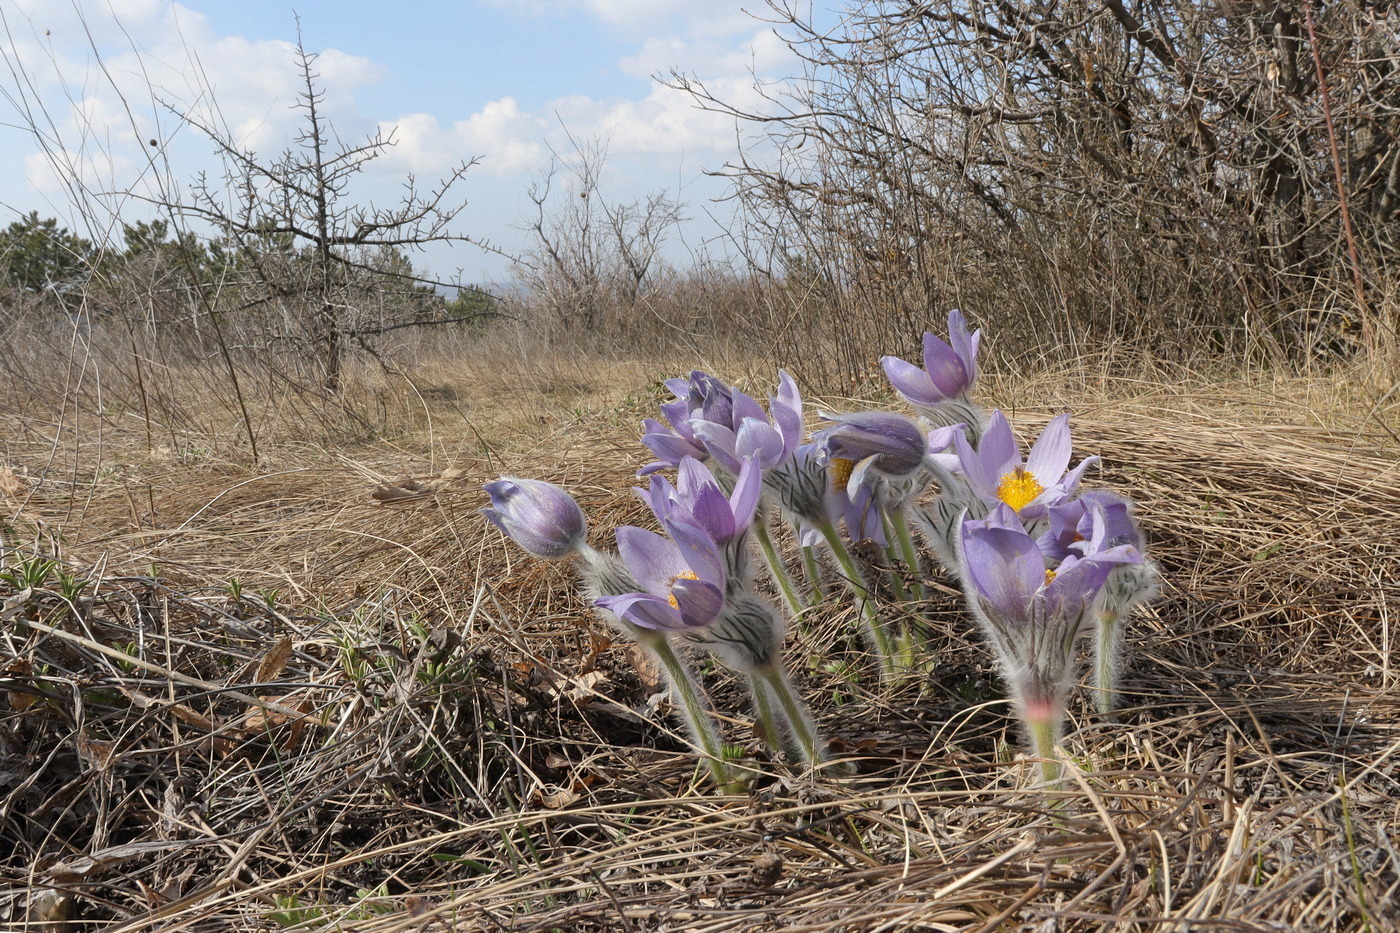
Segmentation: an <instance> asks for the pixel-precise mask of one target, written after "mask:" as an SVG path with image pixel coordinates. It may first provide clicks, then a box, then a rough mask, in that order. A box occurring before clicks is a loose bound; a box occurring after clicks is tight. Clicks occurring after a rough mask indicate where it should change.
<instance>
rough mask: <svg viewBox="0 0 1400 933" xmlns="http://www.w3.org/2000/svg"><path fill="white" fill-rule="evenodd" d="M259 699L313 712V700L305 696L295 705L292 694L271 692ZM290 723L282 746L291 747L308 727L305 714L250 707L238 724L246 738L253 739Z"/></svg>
mask: <svg viewBox="0 0 1400 933" xmlns="http://www.w3.org/2000/svg"><path fill="white" fill-rule="evenodd" d="M258 699H260V700H262V701H263V702H264V703H275V704H277V705H278V706H290V707H291V708H292V709H296V710H299V711H300V712H302V713H310V712H311V700H310V699H309V698H305V697H303V698H302V700H301V702H300V703H297V704H295V705H293V704H292V702H291V696H290V695H287V696H278V695H276V694H269V695H268V696H260V697H258ZM288 723H290V724H291V725H290V728H289V729H288V730H287V737H286V739H285V740H283V741H282V743H281V746H282V747H283V748H287V749H290V748H291V747H292V746H293V745H295V744H296V743H297V742H298V741H300V739H301V732H302V730H303V729H304V728H305V727H306V718H305V717H304V716H300V717H293V716H290V715H288V714H286V713H281V712H278V711H277V710H273V709H267V708H257V709H250V710H248V713H247V715H245V716H244V717H243V721H242V722H240V723H239V724H238V731H239V733H240V734H241V735H242V736H243V737H244V738H245V739H252V738H256V737H258V736H263V735H266V734H267V733H269V732H271V731H272V730H274V729H277V728H279V727H281V726H285V725H288Z"/></svg>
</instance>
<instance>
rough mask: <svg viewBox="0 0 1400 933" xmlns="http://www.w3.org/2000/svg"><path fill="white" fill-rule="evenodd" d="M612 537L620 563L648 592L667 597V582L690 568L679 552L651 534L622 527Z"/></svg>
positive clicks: (662, 539)
mask: <svg viewBox="0 0 1400 933" xmlns="http://www.w3.org/2000/svg"><path fill="white" fill-rule="evenodd" d="M614 535H615V536H616V538H617V552H618V554H620V555H621V556H622V562H623V563H624V564H626V565H627V569H628V570H630V571H631V572H632V576H634V577H636V578H637V582H638V583H640V584H641V585H642V588H643V589H645V590H646V591H647V592H648V593H651V594H653V595H656V596H663V597H664V596H667V595H669V594H670V592H671V580H672V579H673V578H674V577H676V576H678V575H680V574H682V573H684V572H685V571H687V570H689V569H690V567H689V565H688V564H687V563H686V560H685V558H684V557H682V556H681V551H680V549H679V548H678V547H676V545H675V544H673V543H672V542H670V541H668V540H667V539H666V538H664V537H662V536H661V535H659V534H657V533H656V532H654V531H648V530H647V529H645V528H638V527H636V526H635V525H623V526H622V527H620V528H618V529H617V531H616V532H614Z"/></svg>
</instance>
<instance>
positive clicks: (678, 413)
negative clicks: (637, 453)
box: [637, 370, 710, 476]
mask: <svg viewBox="0 0 1400 933" xmlns="http://www.w3.org/2000/svg"><path fill="white" fill-rule="evenodd" d="M690 375H691V378H690V379H667V380H666V382H665V386H666V388H668V389H670V390H671V395H672V396H673V398H672V399H671V401H669V402H665V403H663V404H662V405H661V416H662V417H663V418H665V419H666V424H662V423H661V422H660V421H657V420H656V419H655V418H647V419H646V420H644V421H643V422H642V443H643V444H645V445H646V446H647V448H648V449H649V450H651V452H652V453H653V454H655V455H656V457H657V459H656V460H653V461H652V462H651V463H648V464H647V465H646V466H644V467H642V468H641V469H640V470H638V471H637V475H638V476H650V475H651V474H653V473H656V472H657V471H658V470H664V469H666V468H667V467H674V466H677V465H678V464H679V463H680V462H681V460H683V459H685V458H686V457H694V458H695V459H697V460H704V459H705V458H706V457H707V456H709V454H708V453H707V452H706V451H705V447H704V445H703V444H701V443H700V441H699V440H698V439H696V437H695V431H694V429H692V428H691V426H690V417H691V413H692V407H691V406H692V403H693V404H694V405H695V406H696V408H697V409H698V408H699V407H700V406H701V405H703V399H701V398H699V397H698V396H697V397H694V398H693V397H692V392H691V382H692V380H694V379H695V378H696V377H703V378H706V379H708V378H710V377H708V376H705V374H704V373H702V372H699V371H698V370H697V371H695V372H692V373H691V374H690Z"/></svg>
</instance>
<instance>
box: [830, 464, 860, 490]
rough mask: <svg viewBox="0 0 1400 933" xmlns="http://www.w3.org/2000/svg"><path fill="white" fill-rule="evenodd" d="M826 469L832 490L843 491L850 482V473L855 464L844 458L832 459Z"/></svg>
mask: <svg viewBox="0 0 1400 933" xmlns="http://www.w3.org/2000/svg"><path fill="white" fill-rule="evenodd" d="M826 468H827V470H828V471H829V472H830V473H831V485H832V488H834V489H845V488H846V484H847V483H849V482H850V481H851V471H852V470H854V469H855V468H856V462H855V461H854V460H848V459H846V458H845V457H832V458H831V462H830V463H828V464H827V467H826Z"/></svg>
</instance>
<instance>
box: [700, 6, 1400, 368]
mask: <svg viewBox="0 0 1400 933" xmlns="http://www.w3.org/2000/svg"><path fill="white" fill-rule="evenodd" d="M769 6H770V8H771V11H772V14H773V18H774V19H775V20H776V22H777V27H778V29H779V30H780V31H781V34H782V35H783V37H784V38H785V39H786V41H787V42H788V44H789V45H790V47H791V48H792V49H793V50H794V51H796V52H797V53H798V54H799V55H800V56H801V59H802V61H803V62H804V65H805V67H804V71H803V74H802V75H801V76H800V78H799V80H798V83H797V87H798V90H797V91H796V92H794V93H792V94H791V95H790V96H784V97H777V96H775V97H774V98H773V99H772V100H771V103H772V105H773V108H772V110H771V111H770V112H758V111H754V110H743V109H739V108H737V107H734V106H730V105H729V104H728V103H726V102H725V101H724V100H721V99H719V98H717V97H716V96H715V95H714V94H712V93H711V92H710V91H709V90H708V89H707V88H706V87H705V86H704V84H703V83H701V82H699V81H697V80H695V79H692V78H688V77H685V76H682V75H675V76H673V83H674V84H675V85H676V86H678V87H681V88H683V89H686V90H688V91H690V92H691V93H692V94H693V95H695V97H696V99H697V100H698V101H700V102H701V103H702V104H703V105H704V106H707V107H711V108H715V109H719V110H722V111H725V112H728V113H731V114H733V115H735V116H736V117H737V118H738V119H739V120H740V121H741V123H746V124H748V125H749V126H750V127H752V128H753V129H754V130H756V135H755V136H754V137H753V138H752V139H751V140H750V144H749V146H748V148H747V149H746V151H745V152H744V154H743V155H742V156H741V157H740V158H739V159H738V160H737V161H735V162H734V163H733V164H731V165H730V166H728V167H727V168H726V170H725V172H726V174H728V175H729V176H730V177H731V178H732V180H733V183H734V186H735V189H736V192H737V194H738V197H739V198H740V199H741V200H742V202H743V204H744V206H745V208H746V209H747V212H748V217H749V220H750V222H751V223H752V224H753V225H754V229H755V230H756V231H757V233H758V236H759V237H760V239H763V240H766V241H767V247H768V251H769V255H770V256H773V257H775V258H774V260H773V261H770V263H769V266H768V268H769V269H770V270H771V271H772V272H773V274H774V275H776V276H779V277H781V278H783V279H785V280H786V279H788V278H790V277H791V276H792V275H793V272H792V267H793V266H794V265H795V266H797V267H798V268H799V269H800V270H801V274H800V275H799V276H798V280H799V282H800V281H802V280H804V279H805V280H808V281H814V282H820V283H821V287H822V288H824V289H827V290H828V291H829V294H830V299H831V302H832V306H831V310H833V311H835V312H837V313H835V314H831V315H820V314H819V315H813V316H812V317H811V328H810V332H812V333H821V334H825V335H826V337H827V339H829V340H834V341H835V342H836V343H837V344H838V345H839V346H841V347H842V348H843V353H844V354H845V355H846V356H847V357H849V363H850V366H851V368H852V370H853V371H854V370H855V369H857V368H864V366H865V362H866V361H865V360H864V357H866V356H868V355H869V354H870V351H871V349H872V348H878V347H888V346H890V345H891V341H892V339H893V338H896V337H897V336H898V337H901V338H902V339H906V340H907V339H908V338H907V334H908V332H909V331H911V330H912V331H915V332H917V331H918V330H921V329H922V325H924V324H925V323H926V322H927V321H928V319H929V318H930V316H931V315H932V314H934V313H935V312H941V311H942V310H944V309H946V307H948V306H950V305H954V304H961V305H964V306H968V307H975V311H976V314H977V315H978V316H979V317H982V318H989V317H1000V318H1001V319H1002V320H1000V321H999V323H1000V324H1001V325H1002V326H1003V327H1005V326H1007V325H1011V324H1015V325H1017V327H1016V330H1017V332H1018V333H1021V334H1022V335H1024V339H1025V340H1026V342H1027V344H1028V345H1029V346H1032V347H1035V348H1037V349H1039V348H1043V347H1046V346H1049V345H1051V344H1059V345H1064V344H1066V343H1076V342H1079V341H1082V340H1085V339H1087V340H1089V341H1091V342H1094V343H1103V342H1106V341H1107V342H1112V341H1132V342H1135V343H1139V344H1143V345H1146V346H1148V347H1150V348H1152V349H1154V350H1156V351H1158V352H1161V353H1163V354H1171V355H1179V354H1181V353H1182V352H1183V351H1185V352H1196V351H1199V350H1207V351H1247V352H1255V353H1260V354H1264V355H1267V356H1271V357H1273V358H1275V359H1279V358H1284V357H1295V358H1296V357H1298V356H1300V355H1307V354H1309V353H1312V352H1315V351H1317V350H1318V349H1320V348H1322V349H1326V348H1327V344H1328V342H1329V341H1332V340H1334V339H1336V338H1349V337H1351V336H1352V335H1353V334H1354V335H1355V336H1356V337H1358V338H1360V339H1361V340H1362V341H1363V342H1364V344H1365V345H1366V346H1367V347H1368V348H1369V349H1376V348H1377V347H1379V346H1381V345H1383V344H1384V343H1386V342H1387V341H1388V339H1389V335H1390V334H1391V333H1392V332H1393V324H1394V321H1393V316H1394V311H1395V306H1394V304H1393V303H1390V302H1389V301H1387V300H1386V299H1385V298H1384V297H1382V296H1380V295H1378V294H1377V293H1378V291H1379V290H1380V288H1381V287H1382V285H1383V283H1384V282H1385V281H1386V280H1387V279H1388V277H1389V275H1390V270H1392V269H1393V268H1394V265H1395V262H1396V259H1397V247H1398V246H1400V241H1397V239H1396V234H1395V229H1396V227H1395V223H1394V221H1395V218H1396V208H1397V205H1398V204H1400V187H1397V180H1398V179H1400V146H1397V144H1396V134H1397V131H1400V108H1397V107H1396V105H1395V103H1394V101H1395V100H1396V99H1400V93H1397V83H1400V18H1397V17H1396V16H1395V15H1394V13H1392V12H1389V11H1388V10H1385V9H1382V8H1381V7H1379V6H1376V5H1368V4H1327V5H1325V6H1324V7H1323V8H1321V9H1319V10H1318V12H1317V14H1316V22H1315V23H1311V24H1310V22H1309V20H1308V16H1309V14H1308V10H1309V7H1308V6H1307V5H1306V4H1303V3H1299V2H1271V3H1263V4H1249V3H1233V2H1218V3H1208V4H1195V3H1185V2H1177V0H1138V2H1134V3H1123V2H1120V0H1105V2H1089V0H1071V2H1065V3H1056V4H1045V3H1039V2H1031V0H1010V2H989V0H975V2H963V0H958V2H952V0H934V2H919V3H909V2H892V0H870V2H864V3H860V4H858V5H857V6H856V7H855V9H854V11H853V12H852V13H851V14H850V15H849V16H848V18H846V19H845V20H843V22H842V24H841V26H840V28H838V29H835V30H831V29H828V28H826V27H825V25H824V24H819V23H817V22H814V20H813V19H812V17H811V16H810V14H809V13H808V12H805V11H804V7H802V6H801V5H799V4H795V3H791V2H786V0H770V2H769ZM1334 153H1335V158H1334Z"/></svg>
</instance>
